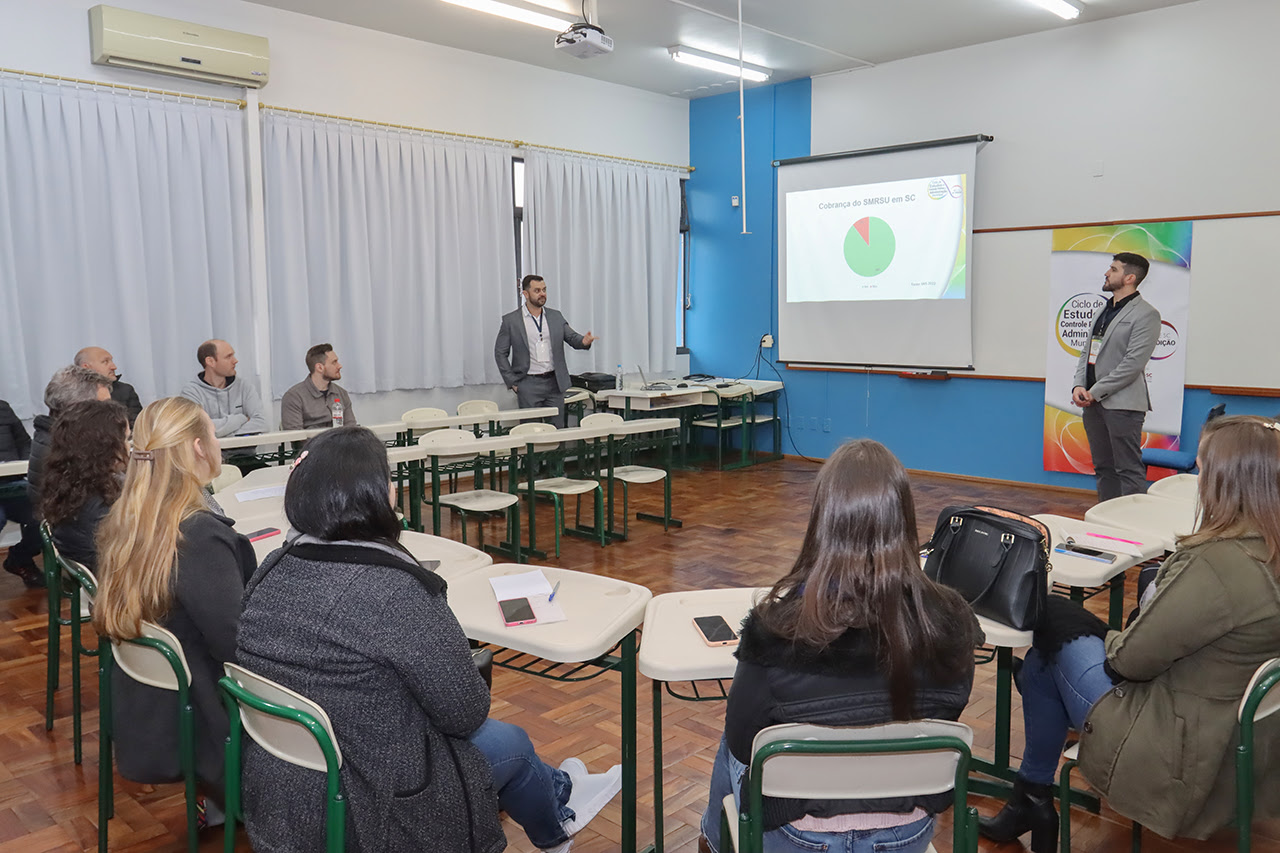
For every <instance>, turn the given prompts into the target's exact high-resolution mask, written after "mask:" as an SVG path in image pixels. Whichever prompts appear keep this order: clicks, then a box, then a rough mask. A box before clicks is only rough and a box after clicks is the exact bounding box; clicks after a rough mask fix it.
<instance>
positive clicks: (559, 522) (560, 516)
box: [551, 495, 564, 560]
mask: <svg viewBox="0 0 1280 853" xmlns="http://www.w3.org/2000/svg"><path fill="white" fill-rule="evenodd" d="M551 498H552V500H551V503H552V505H553V506H554V507H555V522H556V559H557V560H558V559H560V528H561V527H563V526H564V504H563V502H562V501H561V498H560V496H559V495H552V496H551Z"/></svg>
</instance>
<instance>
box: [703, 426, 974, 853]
mask: <svg viewBox="0 0 1280 853" xmlns="http://www.w3.org/2000/svg"><path fill="white" fill-rule="evenodd" d="M916 536H917V532H916V515H915V504H914V502H913V500H912V497H911V484H910V482H909V480H908V478H907V474H906V471H904V470H903V468H902V464H901V463H900V462H899V461H898V460H897V458H895V457H894V455H893V454H892V453H890V452H889V450H888V449H887V448H885V447H884V445H882V444H880V443H878V442H875V441H871V440H868V439H860V440H858V441H851V442H849V443H847V444H845V445H844V446H842V447H841V448H840V449H839V450H837V451H836V452H835V454H833V455H832V457H831V458H830V459H828V460H827V462H826V463H825V464H824V465H823V466H822V470H821V472H820V473H819V474H818V483H817V490H816V494H815V495H814V500H813V509H812V510H811V512H810V514H809V529H808V530H807V531H806V533H805V537H804V543H803V545H802V546H801V548H800V556H799V557H798V558H797V559H796V562H795V565H794V566H793V567H792V569H791V571H790V573H788V574H787V575H786V576H785V577H783V578H782V579H781V580H779V581H778V582H777V583H776V584H775V585H774V587H773V589H772V590H771V591H770V593H769V595H768V596H767V597H766V598H765V599H764V601H762V602H761V603H760V604H758V605H757V606H756V607H755V609H754V610H752V611H751V613H750V614H748V616H747V618H746V621H745V622H744V623H743V630H742V641H741V644H740V645H739V646H738V652H737V654H738V669H737V672H736V673H735V675H734V678H733V686H732V688H731V689H730V692H729V703H728V708H727V709H726V712H725V734H724V738H723V739H722V740H721V742H720V751H719V753H718V754H717V755H716V760H715V765H714V766H713V767H712V771H711V799H710V802H709V803H708V804H707V809H706V812H705V813H704V814H703V818H702V833H703V836H704V837H705V839H706V840H707V846H709V847H710V848H711V850H713V851H716V850H718V849H719V845H718V844H716V843H715V842H716V839H718V838H719V827H720V808H721V801H722V800H723V799H724V797H725V796H726V795H727V794H729V793H730V792H731V791H732V792H733V793H734V795H735V796H736V797H738V800H739V803H741V787H742V780H743V777H744V775H745V773H746V769H747V765H749V764H750V761H751V742H752V740H753V739H754V738H755V736H756V734H757V733H758V732H759V731H760V730H761V729H764V728H767V727H769V726H772V725H777V724H779V723H810V724H816V725H827V726H862V725H875V724H879V723H887V722H891V721H894V720H912V719H922V718H926V717H927V718H935V719H946V720H955V719H957V718H958V717H959V716H960V712H961V711H962V710H963V709H964V706H965V704H966V703H967V702H968V700H969V691H970V689H971V688H972V687H973V649H974V646H976V645H978V644H979V642H980V641H981V636H982V635H981V632H980V631H979V629H978V623H977V620H976V619H975V618H974V616H973V613H972V611H971V610H970V609H969V605H968V604H967V603H965V601H964V599H962V598H961V597H960V596H959V595H958V594H957V593H955V592H954V591H952V590H949V589H947V588H945V587H941V586H938V585H937V584H935V583H933V582H932V581H930V580H929V579H928V578H927V577H925V575H924V572H922V571H921V570H920V560H919V556H918V553H917V542H916ZM950 804H951V795H950V794H942V795H933V796H927V797H917V798H895V799H878V800H856V801H823V800H780V799H773V798H766V799H765V803H764V829H765V835H764V849H765V850H766V851H768V853H781V852H782V851H788V853H789V851H797V853H798V852H799V851H811V850H825V849H838V850H858V851H861V850H867V851H870V850H872V849H885V848H883V847H880V846H877V845H889V848H888V849H892V850H894V851H895V853H918V851H920V852H921V853H922V851H924V850H925V849H927V848H928V846H929V841H930V839H931V838H932V837H933V823H934V815H935V814H937V813H938V812H940V811H943V810H945V809H946V808H947V807H948V806H949V805H950Z"/></svg>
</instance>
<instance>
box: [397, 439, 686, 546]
mask: <svg viewBox="0 0 1280 853" xmlns="http://www.w3.org/2000/svg"><path fill="white" fill-rule="evenodd" d="M679 426H680V422H679V421H678V420H677V419H675V418H652V419H645V420H636V421H624V422H623V423H620V424H602V425H600V426H590V427H570V428H569V429H562V430H554V431H550V432H546V433H536V434H532V435H522V436H512V435H499V436H490V437H486V438H480V439H474V440H467V441H459V442H458V443H456V444H452V443H442V444H437V445H433V446H432V447H424V446H422V445H411V446H408V447H397V448H393V449H392V450H390V451H388V453H387V456H388V458H389V459H390V461H391V463H392V464H393V465H394V464H402V463H404V464H408V465H409V475H410V476H409V525H410V526H411V527H412V528H414V529H415V530H421V529H422V504H423V503H424V502H425V500H426V472H427V471H428V470H430V472H431V516H432V527H431V530H432V532H433V533H435V534H436V535H439V534H440V530H441V512H442V505H441V503H440V495H441V483H440V464H441V460H442V459H448V458H450V457H459V456H476V455H478V456H480V457H483V456H485V455H492V454H495V453H505V454H507V464H508V488H509V490H510V491H511V493H512V494H519V490H520V482H519V481H520V473H519V472H520V465H519V464H518V462H519V458H521V457H523V459H524V462H525V464H524V468H525V471H526V474H527V476H526V478H525V489H526V496H527V498H528V506H527V511H528V529H529V540H530V545H531V547H532V546H533V545H534V544H536V530H537V527H536V524H537V521H536V514H535V506H534V502H535V494H536V493H535V488H534V482H535V477H534V475H533V472H534V471H535V470H536V465H537V457H538V454H539V453H545V452H560V451H558V450H549V449H548V448H553V447H559V445H561V444H566V443H568V442H574V441H580V442H583V443H584V445H585V443H586V442H589V441H596V442H598V441H604V442H605V455H606V459H607V467H606V471H605V477H604V479H605V484H604V489H605V505H606V512H605V515H606V519H607V521H605V522H604V526H605V533H606V536H607V538H608V539H610V540H612V539H616V538H620V536H619V534H617V532H616V531H615V524H614V512H613V502H614V500H613V499H614V486H615V483H614V476H613V471H614V467H615V461H616V452H615V447H614V444H615V441H617V440H618V439H622V438H626V437H628V436H633V435H642V434H646V433H673V434H672V435H669V436H668V435H664V436H661V437H660V440H661V441H662V443H663V445H664V449H663V460H664V461H663V464H664V470H665V471H666V474H667V476H666V477H664V478H663V480H664V482H663V490H664V491H663V507H664V512H665V514H666V516H667V517H668V518H669V517H670V515H671V458H670V457H671V442H672V441H674V438H675V436H674V431H675V430H677V429H679ZM579 453H580V454H582V453H585V449H584V448H580V449H579ZM520 535H521V534H520V531H519V530H518V529H514V530H513V531H512V541H511V542H509V543H507V544H506V545H505V546H486V547H488V548H490V549H492V550H494V551H496V552H498V553H504V554H508V555H509V556H511V557H512V558H513V559H515V560H516V561H517V562H519V561H520V560H521V559H523V557H522V555H523V553H524V551H525V550H527V549H524V548H522V547H517V544H518V542H519V538H520Z"/></svg>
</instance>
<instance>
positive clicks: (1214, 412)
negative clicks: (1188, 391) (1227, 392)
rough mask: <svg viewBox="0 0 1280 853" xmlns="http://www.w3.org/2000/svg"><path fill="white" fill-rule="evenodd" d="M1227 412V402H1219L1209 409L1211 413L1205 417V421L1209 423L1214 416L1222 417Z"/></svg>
mask: <svg viewBox="0 0 1280 853" xmlns="http://www.w3.org/2000/svg"><path fill="white" fill-rule="evenodd" d="M1226 413H1227V404H1226V403H1219V404H1218V405H1216V406H1214V407H1213V408H1212V409H1210V410H1209V414H1208V415H1207V416H1206V417H1205V419H1204V422H1205V423H1208V422H1209V421H1211V420H1213V419H1214V418H1220V417H1222V416H1223V415H1225V414H1226Z"/></svg>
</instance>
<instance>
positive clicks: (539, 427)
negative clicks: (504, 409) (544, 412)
mask: <svg viewBox="0 0 1280 853" xmlns="http://www.w3.org/2000/svg"><path fill="white" fill-rule="evenodd" d="M555 431H556V428H555V425H554V424H544V423H536V422H530V423H523V424H516V425H515V426H513V427H512V428H511V432H510V435H537V434H538V433H542V432H555ZM559 446H560V442H558V441H552V442H548V443H546V444H536V445H534V450H537V451H543V450H555V449H556V448H557V447H559ZM521 450H523V448H522V447H519V448H514V449H513V452H515V453H519V452H520V451H521Z"/></svg>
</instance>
